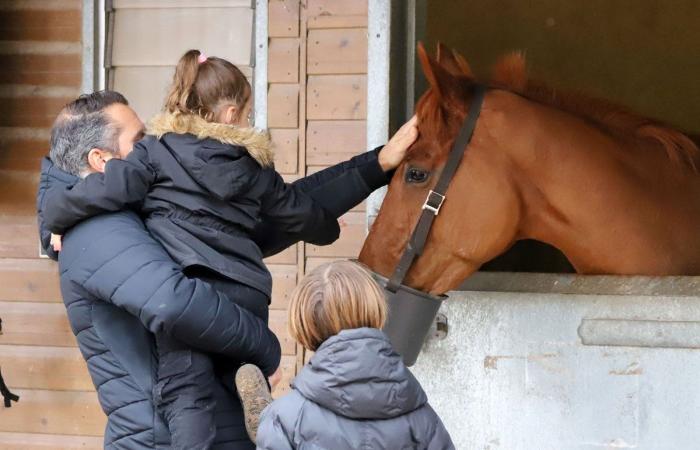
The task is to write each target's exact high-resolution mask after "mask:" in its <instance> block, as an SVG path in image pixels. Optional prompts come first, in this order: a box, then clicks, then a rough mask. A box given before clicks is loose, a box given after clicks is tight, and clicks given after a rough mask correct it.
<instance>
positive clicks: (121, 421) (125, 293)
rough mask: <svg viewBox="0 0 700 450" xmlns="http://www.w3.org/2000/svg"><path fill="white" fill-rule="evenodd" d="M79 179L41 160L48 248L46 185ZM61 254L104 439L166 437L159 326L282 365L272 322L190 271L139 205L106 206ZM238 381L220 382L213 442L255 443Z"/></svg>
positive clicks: (158, 442)
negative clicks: (156, 400)
mask: <svg viewBox="0 0 700 450" xmlns="http://www.w3.org/2000/svg"><path fill="white" fill-rule="evenodd" d="M75 181H76V179H75V177H73V176H71V175H68V174H66V173H64V172H62V171H60V170H58V169H57V168H55V167H54V166H53V164H52V163H51V161H49V160H48V159H45V160H44V162H43V163H42V173H41V181H40V188H39V194H38V205H37V206H38V217H39V226H40V234H41V238H42V245H43V246H44V248H45V249H47V247H48V246H49V235H50V233H49V232H48V230H47V229H46V228H45V227H43V211H44V209H45V208H46V200H47V198H49V196H47V195H46V194H47V192H50V191H51V189H56V188H60V189H63V188H64V187H65V185H67V184H71V183H75ZM51 254H52V256H56V255H55V253H51ZM58 261H59V273H60V280H61V293H62V296H63V301H64V304H65V306H66V310H67V313H68V319H69V322H70V324H71V328H72V330H73V333H74V334H75V336H76V338H77V341H78V346H79V348H80V351H81V352H82V354H83V357H84V358H85V360H86V361H87V365H88V369H89V372H90V376H91V377H92V381H93V383H94V385H95V388H96V390H97V394H98V398H99V401H100V404H101V406H102V409H103V410H104V412H105V414H106V415H107V417H108V422H107V427H106V430H105V436H104V442H105V448H107V449H129V450H140V449H143V450H145V449H154V448H168V446H169V440H170V437H169V432H168V430H167V427H166V426H165V424H164V422H163V421H162V420H161V418H160V417H159V416H158V415H157V414H156V412H155V409H154V406H153V399H152V386H153V383H154V376H155V370H156V363H155V359H154V358H155V350H154V341H153V336H152V334H151V333H153V332H156V331H159V330H166V331H168V332H169V333H170V334H172V335H173V336H174V337H176V338H177V339H179V340H181V341H183V342H185V343H187V344H188V345H190V346H192V347H193V348H197V349H199V350H201V351H204V352H209V353H216V354H222V355H224V356H226V357H228V358H231V359H234V360H239V361H241V360H244V361H245V360H247V361H250V362H253V363H254V364H257V365H258V366H259V367H261V369H263V370H264V371H266V372H268V373H270V372H271V371H273V370H274V369H275V368H276V367H277V366H278V365H279V362H280V358H281V348H280V345H279V342H278V340H277V338H276V337H275V335H274V334H273V333H272V332H271V331H270V330H269V329H268V327H267V325H266V324H265V323H264V322H263V321H262V320H260V319H258V318H257V317H255V316H254V315H253V314H252V313H250V312H248V311H246V310H244V309H243V308H240V307H238V306H237V305H236V304H235V303H233V302H232V301H230V300H229V299H228V298H226V297H225V296H224V295H222V294H221V293H219V292H217V291H215V290H214V289H213V288H212V287H211V286H210V285H208V284H207V283H204V282H201V281H199V280H197V279H190V278H187V277H185V276H184V275H183V273H182V268H181V267H180V266H179V265H178V264H177V263H176V262H174V261H173V260H172V259H171V258H170V257H169V256H168V254H167V252H166V251H165V250H164V249H163V247H162V246H161V245H160V244H158V242H156V240H155V239H153V237H152V236H151V235H150V234H149V233H148V231H147V230H146V228H145V227H144V225H143V222H142V221H141V219H140V218H139V217H138V216H137V215H136V214H135V213H133V212H129V211H124V212H118V213H113V214H103V215H100V216H98V217H94V218H92V219H89V220H86V221H83V222H82V223H80V224H79V225H77V226H76V227H74V228H72V229H71V230H69V231H68V232H67V233H66V235H65V236H64V239H63V250H62V251H61V252H60V254H59V255H58ZM233 386H234V385H233V380H232V376H226V377H224V378H222V380H221V383H220V384H217V385H216V386H215V387H214V389H215V396H216V423H217V437H216V444H215V446H214V448H216V449H227V450H233V449H250V448H252V444H251V443H250V441H249V440H248V437H247V435H246V432H245V428H244V423H243V418H242V410H241V406H240V404H239V402H238V400H237V397H236V395H235V393H234V391H233Z"/></svg>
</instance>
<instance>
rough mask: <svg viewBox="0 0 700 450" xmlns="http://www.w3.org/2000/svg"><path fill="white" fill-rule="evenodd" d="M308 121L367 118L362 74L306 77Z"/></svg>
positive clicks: (365, 85) (365, 92)
mask: <svg viewBox="0 0 700 450" xmlns="http://www.w3.org/2000/svg"><path fill="white" fill-rule="evenodd" d="M308 90H309V100H308V104H307V118H308V120H347V119H350V120H359V119H365V118H366V117H367V76H366V75H313V76H309V78H308Z"/></svg>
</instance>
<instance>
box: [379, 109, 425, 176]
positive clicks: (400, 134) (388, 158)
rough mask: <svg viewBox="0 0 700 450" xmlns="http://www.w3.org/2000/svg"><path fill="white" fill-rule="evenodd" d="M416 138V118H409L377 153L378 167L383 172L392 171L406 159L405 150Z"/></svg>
mask: <svg viewBox="0 0 700 450" xmlns="http://www.w3.org/2000/svg"><path fill="white" fill-rule="evenodd" d="M417 138H418V118H417V117H416V116H413V117H411V120H409V121H408V122H406V123H405V124H403V126H402V127H401V128H399V131H397V132H396V134H394V136H392V138H391V139H389V142H387V144H386V145H385V146H384V148H383V149H382V150H381V151H380V152H379V165H380V166H381V167H382V170H384V172H388V171H390V170H394V169H396V168H397V167H399V164H401V161H403V159H404V158H405V157H406V150H408V147H410V146H411V145H413V143H414V142H415V141H416V139H417Z"/></svg>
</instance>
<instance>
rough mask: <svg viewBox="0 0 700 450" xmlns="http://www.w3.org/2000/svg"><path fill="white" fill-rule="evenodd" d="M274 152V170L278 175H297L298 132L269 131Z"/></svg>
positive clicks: (290, 129) (291, 129)
mask: <svg viewBox="0 0 700 450" xmlns="http://www.w3.org/2000/svg"><path fill="white" fill-rule="evenodd" d="M270 136H271V137H272V144H273V145H274V150H275V169H276V170H277V171H278V172H279V173H297V172H298V170H299V131H297V130H296V129H293V128H289V129H285V128H272V129H270Z"/></svg>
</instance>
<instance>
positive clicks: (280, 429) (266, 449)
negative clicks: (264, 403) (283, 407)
mask: <svg viewBox="0 0 700 450" xmlns="http://www.w3.org/2000/svg"><path fill="white" fill-rule="evenodd" d="M277 402H278V401H275V402H273V403H271V404H270V406H268V407H267V408H266V409H265V410H264V411H263V413H262V415H261V416H260V425H259V426H258V433H257V438H256V445H257V447H256V448H257V450H293V449H294V446H293V445H292V442H291V438H290V437H289V435H288V431H287V430H286V427H285V425H284V423H283V420H282V417H280V416H279V415H278V414H277V413H276V411H275V409H276V403H277Z"/></svg>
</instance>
